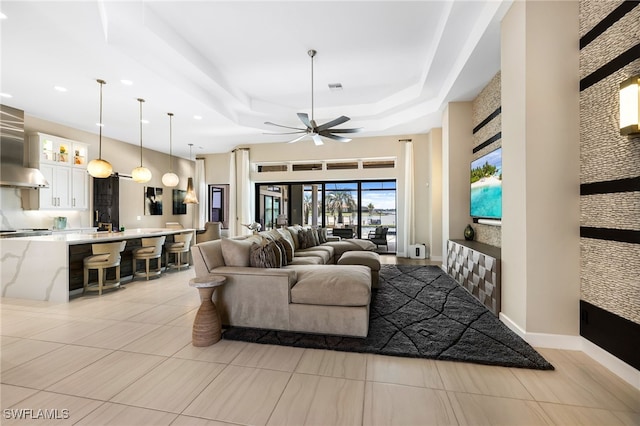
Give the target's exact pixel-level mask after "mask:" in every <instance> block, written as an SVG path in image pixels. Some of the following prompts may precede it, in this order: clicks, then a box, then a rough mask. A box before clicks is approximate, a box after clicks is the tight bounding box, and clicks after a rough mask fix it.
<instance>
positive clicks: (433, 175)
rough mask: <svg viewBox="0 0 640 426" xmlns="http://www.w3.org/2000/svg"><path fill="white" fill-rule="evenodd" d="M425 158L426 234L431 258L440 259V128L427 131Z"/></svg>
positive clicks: (441, 257) (441, 256)
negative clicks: (428, 161)
mask: <svg viewBox="0 0 640 426" xmlns="http://www.w3.org/2000/svg"><path fill="white" fill-rule="evenodd" d="M428 150H429V151H428V152H429V153H428V155H427V158H429V159H430V161H431V167H429V179H428V187H427V193H428V196H429V200H430V201H429V204H430V206H431V208H430V209H429V211H430V213H431V220H430V221H429V231H428V235H429V237H430V238H431V239H430V241H429V248H430V250H431V256H430V258H431V259H432V260H442V259H443V256H444V255H443V252H442V247H443V244H442V129H441V128H437V129H431V132H429V147H428Z"/></svg>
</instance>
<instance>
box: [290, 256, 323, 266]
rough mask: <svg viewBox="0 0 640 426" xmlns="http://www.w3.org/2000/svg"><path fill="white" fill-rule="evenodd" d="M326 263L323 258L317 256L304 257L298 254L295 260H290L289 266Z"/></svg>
mask: <svg viewBox="0 0 640 426" xmlns="http://www.w3.org/2000/svg"><path fill="white" fill-rule="evenodd" d="M323 264H324V263H323V262H322V259H321V258H319V257H317V256H309V257H302V256H296V257H294V258H293V260H292V261H291V262H289V265H287V266H292V265H323Z"/></svg>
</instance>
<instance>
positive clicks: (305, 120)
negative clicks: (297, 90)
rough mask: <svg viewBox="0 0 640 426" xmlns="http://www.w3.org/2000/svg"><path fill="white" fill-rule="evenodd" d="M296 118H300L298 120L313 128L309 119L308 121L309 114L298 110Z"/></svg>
mask: <svg viewBox="0 0 640 426" xmlns="http://www.w3.org/2000/svg"><path fill="white" fill-rule="evenodd" d="M298 118H299V119H300V121H302V124H304V125H305V126H307V127H309V128H313V126H312V125H311V121H309V116H308V115H307V114H305V113H304V112H299V113H298Z"/></svg>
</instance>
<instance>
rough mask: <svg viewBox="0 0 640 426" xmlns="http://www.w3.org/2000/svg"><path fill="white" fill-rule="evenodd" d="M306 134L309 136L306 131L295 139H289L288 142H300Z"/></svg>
mask: <svg viewBox="0 0 640 426" xmlns="http://www.w3.org/2000/svg"><path fill="white" fill-rule="evenodd" d="M306 136H307V133H306V132H305V134H304V135H302V136H300V137H299V138H295V139H294V140H292V141H289V142H288V143H295V142H298V141H299V140H302V139H304V138H305V137H306Z"/></svg>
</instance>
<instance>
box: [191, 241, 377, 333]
mask: <svg viewBox="0 0 640 426" xmlns="http://www.w3.org/2000/svg"><path fill="white" fill-rule="evenodd" d="M278 234H279V235H278ZM276 238H287V239H288V240H290V242H291V243H292V244H290V245H292V246H293V247H291V248H292V251H293V253H290V254H291V255H292V256H291V260H290V261H287V262H286V263H287V266H283V267H273V268H264V267H254V266H251V247H254V244H265V242H266V241H268V240H274V239H276ZM295 238H296V237H295V231H291V230H289V231H287V230H279V231H269V232H263V233H260V234H258V235H252V236H244V237H235V238H229V239H222V240H215V241H207V242H203V243H200V244H196V245H195V246H193V247H192V249H191V251H192V256H193V263H194V267H195V272H196V276H198V277H200V276H205V275H208V274H214V275H222V276H225V277H226V283H225V284H224V285H223V286H222V287H220V288H219V289H218V290H216V293H215V295H214V300H215V302H216V306H217V307H218V312H219V313H220V316H221V320H222V323H223V324H225V325H233V326H239V327H254V328H266V329H274V330H289V331H300V332H307V333H320V334H334V335H344V336H358V337H366V336H367V333H368V330H369V303H370V301H371V270H370V268H369V267H367V266H362V265H336V264H335V263H336V262H337V261H338V259H339V258H340V256H341V255H342V254H343V253H345V252H346V251H353V250H355V251H363V250H372V249H373V248H375V245H373V247H371V246H369V245H368V244H367V243H369V242H368V241H362V240H347V241H345V240H343V241H333V242H326V243H322V244H316V245H314V246H311V247H306V248H301V245H300V244H299V243H300V242H299V241H297V242H296V240H295ZM296 243H298V244H297V246H298V248H297V249H296V248H295V245H296Z"/></svg>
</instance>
